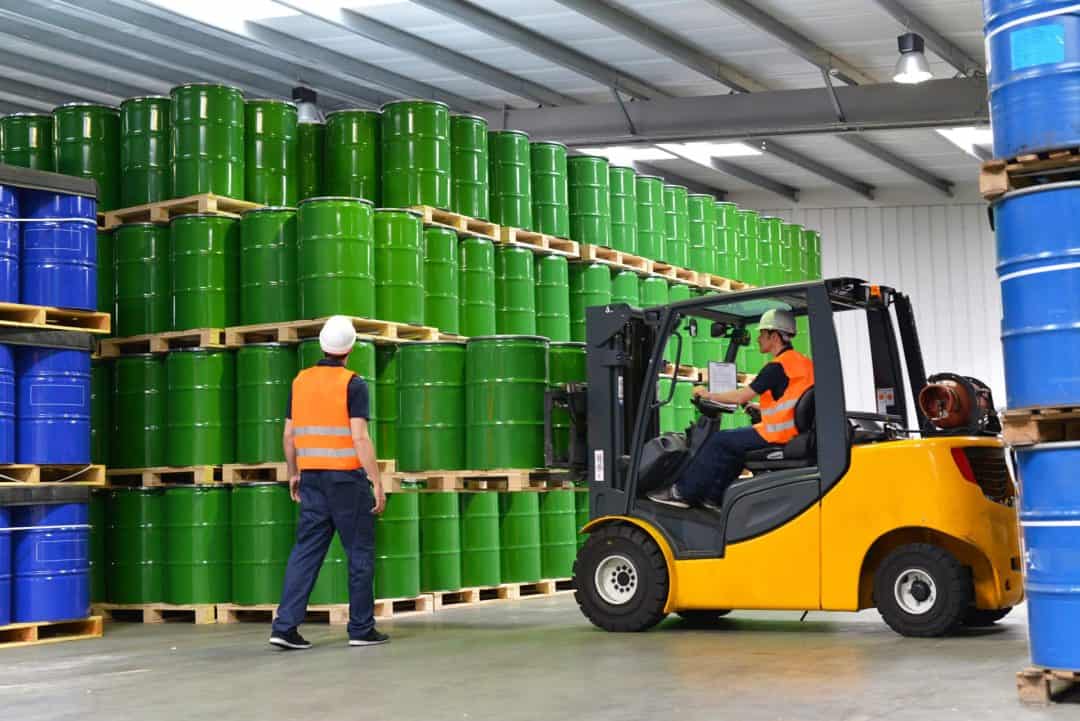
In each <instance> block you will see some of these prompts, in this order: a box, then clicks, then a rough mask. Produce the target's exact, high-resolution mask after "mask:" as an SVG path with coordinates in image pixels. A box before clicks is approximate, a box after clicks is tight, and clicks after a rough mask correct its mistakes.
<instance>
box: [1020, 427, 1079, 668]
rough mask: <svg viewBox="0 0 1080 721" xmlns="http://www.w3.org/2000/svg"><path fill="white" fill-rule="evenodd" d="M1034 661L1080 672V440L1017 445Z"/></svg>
mask: <svg viewBox="0 0 1080 721" xmlns="http://www.w3.org/2000/svg"><path fill="white" fill-rule="evenodd" d="M1016 463H1017V470H1018V472H1019V475H1020V525H1021V527H1022V528H1023V531H1024V562H1025V565H1026V569H1025V581H1024V589H1025V593H1026V594H1027V602H1028V635H1029V638H1030V640H1031V661H1032V663H1034V664H1035V665H1036V666H1045V667H1047V668H1057V669H1068V670H1075V671H1080V483H1077V482H1076V469H1077V468H1078V467H1080V442H1075V441H1073V442H1068V443H1046V444H1042V445H1037V446H1028V447H1025V448H1017V449H1016Z"/></svg>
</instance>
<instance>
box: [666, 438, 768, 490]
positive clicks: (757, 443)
mask: <svg viewBox="0 0 1080 721" xmlns="http://www.w3.org/2000/svg"><path fill="white" fill-rule="evenodd" d="M768 445H770V444H769V442H768V441H766V440H765V439H764V438H762V437H761V436H760V435H758V432H757V431H755V430H754V429H753V428H733V429H731V430H727V431H717V432H716V433H713V434H712V435H711V436H709V438H708V440H706V441H705V445H703V446H702V447H701V450H700V451H698V454H697V455H696V456H694V458H693V460H692V461H690V465H689V466H687V467H686V470H684V471H683V473H682V476H680V477H679V480H678V481H676V483H675V487H676V488H677V489H678V490H679V495H680V496H682V497H683V499H684V500H686V501H687V502H689V503H701V502H702V501H712V502H715V503H720V502H721V501H723V500H724V491H726V490H727V487H728V486H730V485H731V482H732V481H734V480H735V479H736V478H738V477H739V474H740V473H742V469H743V464H744V463H745V462H746V454H747V453H748V452H750V451H756V450H757V449H759V448H765V447H766V446H768Z"/></svg>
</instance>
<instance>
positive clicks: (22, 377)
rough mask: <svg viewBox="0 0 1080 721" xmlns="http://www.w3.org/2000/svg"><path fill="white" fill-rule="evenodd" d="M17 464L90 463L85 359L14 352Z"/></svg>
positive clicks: (83, 355)
mask: <svg viewBox="0 0 1080 721" xmlns="http://www.w3.org/2000/svg"><path fill="white" fill-rule="evenodd" d="M15 369H16V376H15V377H16V383H15V387H16V402H15V408H16V409H17V410H16V414H17V415H16V432H15V436H16V438H17V439H18V445H17V447H16V453H15V458H16V461H17V462H18V463H38V464H47V463H89V462H90V354H89V353H87V352H86V351H79V350H59V349H54V348H35V347H33V346H20V347H19V348H18V349H17V350H16V351H15Z"/></svg>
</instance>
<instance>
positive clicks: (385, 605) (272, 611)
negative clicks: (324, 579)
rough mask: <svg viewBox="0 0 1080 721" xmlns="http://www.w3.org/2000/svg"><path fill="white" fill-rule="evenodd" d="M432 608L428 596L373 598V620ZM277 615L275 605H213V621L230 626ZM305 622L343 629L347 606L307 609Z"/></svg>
mask: <svg viewBox="0 0 1080 721" xmlns="http://www.w3.org/2000/svg"><path fill="white" fill-rule="evenodd" d="M434 609H435V603H434V600H433V599H432V597H431V594H429V593H422V594H420V595H419V596H413V597H412V598H380V599H375V618H376V619H378V620H386V619H390V618H400V617H402V616H415V615H417V614H430V613H433V612H434ZM276 614H277V604H276V603H267V604H259V605H257V606H242V605H240V604H236V603H219V604H218V605H217V619H218V620H217V622H218V623H224V624H231V623H270V622H271V621H273V620H274V616H275V615H276ZM306 620H307V621H309V622H311V621H314V622H316V623H329V624H330V625H331V626H344V625H345V624H347V623H348V622H349V604H347V603H342V604H326V605H318V606H308V608H307V618H306Z"/></svg>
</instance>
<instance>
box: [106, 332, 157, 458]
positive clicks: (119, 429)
mask: <svg viewBox="0 0 1080 721" xmlns="http://www.w3.org/2000/svg"><path fill="white" fill-rule="evenodd" d="M166 388H167V378H166V372H165V358H164V357H162V356H159V355H151V354H150V353H145V354H141V355H130V356H121V357H119V358H117V359H116V361H115V362H114V363H113V408H114V413H113V417H112V433H111V436H112V449H111V451H110V453H109V455H110V464H111V465H112V466H114V467H116V468H153V467H155V466H164V465H165V448H166V445H168V443H167V440H166V436H165V422H166V417H167V410H166V409H167V403H168V397H167V396H166Z"/></svg>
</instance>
